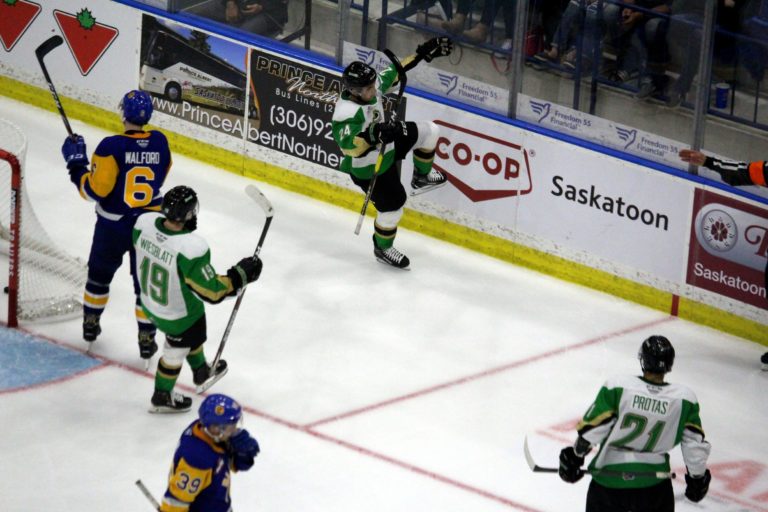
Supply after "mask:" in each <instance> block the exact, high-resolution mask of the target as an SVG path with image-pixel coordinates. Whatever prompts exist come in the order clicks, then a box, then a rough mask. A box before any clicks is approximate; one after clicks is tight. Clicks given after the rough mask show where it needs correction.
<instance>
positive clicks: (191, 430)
mask: <svg viewBox="0 0 768 512" xmlns="http://www.w3.org/2000/svg"><path fill="white" fill-rule="evenodd" d="M230 471H231V468H230V456H229V454H228V453H227V451H226V448H225V446H224V445H223V444H219V443H216V442H214V441H213V440H212V439H211V438H210V437H209V436H208V435H207V434H206V433H205V432H204V431H203V429H202V426H201V425H200V422H199V421H195V422H193V423H192V424H191V425H190V426H189V427H187V429H186V430H185V431H184V433H183V434H182V435H181V440H180V441H179V446H178V448H176V453H175V454H174V456H173V467H171V473H170V476H169V478H168V489H167V490H166V491H165V496H164V497H163V502H162V504H161V505H160V511H161V512H228V511H229V510H231V506H232V505H231V501H230V497H229V483H230V474H231V473H230Z"/></svg>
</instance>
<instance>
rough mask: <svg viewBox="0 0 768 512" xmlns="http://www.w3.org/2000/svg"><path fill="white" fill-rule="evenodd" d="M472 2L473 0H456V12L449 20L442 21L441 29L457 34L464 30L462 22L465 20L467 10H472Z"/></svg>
mask: <svg viewBox="0 0 768 512" xmlns="http://www.w3.org/2000/svg"><path fill="white" fill-rule="evenodd" d="M473 2H474V0H458V3H457V4H456V13H455V14H454V15H453V17H452V18H451V19H450V20H448V21H444V22H443V23H442V24H441V27H442V28H443V30H445V31H446V32H448V33H450V34H453V35H459V34H461V33H462V32H464V24H465V23H466V22H467V16H469V11H471V10H472V3H473Z"/></svg>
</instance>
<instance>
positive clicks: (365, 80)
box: [341, 61, 377, 91]
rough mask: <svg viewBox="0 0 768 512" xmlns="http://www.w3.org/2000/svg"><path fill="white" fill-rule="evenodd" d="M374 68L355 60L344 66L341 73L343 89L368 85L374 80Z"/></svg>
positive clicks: (350, 89) (348, 89)
mask: <svg viewBox="0 0 768 512" xmlns="http://www.w3.org/2000/svg"><path fill="white" fill-rule="evenodd" d="M376 76H377V75H376V70H375V69H373V68H372V67H371V66H369V65H368V64H366V63H365V62H360V61H355V62H353V63H352V64H350V65H349V66H347V67H346V68H344V73H342V75H341V83H342V84H343V85H344V89H346V90H347V91H352V90H354V89H360V88H362V87H368V86H369V85H371V84H372V83H373V82H375V81H376Z"/></svg>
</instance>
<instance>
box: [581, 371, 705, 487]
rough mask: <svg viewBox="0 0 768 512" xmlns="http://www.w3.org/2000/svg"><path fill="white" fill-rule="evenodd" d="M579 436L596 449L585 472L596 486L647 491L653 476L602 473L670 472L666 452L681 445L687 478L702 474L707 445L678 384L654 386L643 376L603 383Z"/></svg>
mask: <svg viewBox="0 0 768 512" xmlns="http://www.w3.org/2000/svg"><path fill="white" fill-rule="evenodd" d="M576 428H577V430H578V432H579V436H581V437H583V438H584V439H586V440H587V441H589V443H590V444H592V445H597V444H600V450H599V452H598V454H597V456H595V458H594V459H592V462H591V463H590V465H589V469H590V471H591V472H592V478H593V480H595V481H596V482H597V483H599V484H601V485H603V486H605V487H611V488H630V487H650V486H652V485H655V484H657V483H659V480H658V479H657V478H655V477H645V476H642V477H641V476H634V477H630V478H625V477H623V476H621V475H616V476H614V475H611V476H607V475H601V474H600V472H599V470H600V469H608V470H611V471H612V472H614V471H616V472H628V473H637V472H669V470H670V468H669V454H668V452H669V451H670V450H672V449H673V448H674V447H675V446H677V445H678V444H681V448H682V451H683V459H684V460H685V465H686V466H687V467H688V471H689V472H690V473H691V474H692V475H701V474H703V473H704V471H705V470H706V463H707V458H708V457H709V450H710V445H709V443H708V442H707V441H705V440H704V430H703V429H702V427H701V420H700V419H699V403H698V400H697V399H696V395H695V394H694V393H693V391H692V390H691V389H689V388H688V387H686V386H683V385H680V384H671V383H663V384H654V383H651V382H649V381H646V380H644V379H643V378H642V377H629V376H625V377H614V378H611V379H609V380H608V381H606V383H605V384H603V387H602V388H601V389H600V392H599V393H598V394H597V398H596V399H595V401H594V403H593V404H592V405H591V406H590V407H589V409H588V410H587V412H586V414H584V418H583V419H582V420H581V422H579V424H578V426H577V427H576Z"/></svg>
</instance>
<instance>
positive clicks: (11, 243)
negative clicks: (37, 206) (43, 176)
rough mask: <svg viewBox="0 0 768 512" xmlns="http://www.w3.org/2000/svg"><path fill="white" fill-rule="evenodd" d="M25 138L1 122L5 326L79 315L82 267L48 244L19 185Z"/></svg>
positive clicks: (0, 224) (0, 226) (0, 241)
mask: <svg viewBox="0 0 768 512" xmlns="http://www.w3.org/2000/svg"><path fill="white" fill-rule="evenodd" d="M26 153H27V138H26V136H25V135H24V133H23V132H22V131H21V130H20V129H19V128H18V127H17V126H15V125H14V124H13V123H11V122H9V121H6V120H4V119H0V180H2V181H0V183H2V186H0V252H2V253H4V254H6V255H7V256H8V285H7V287H6V288H5V291H6V293H7V294H8V326H9V327H15V326H16V325H18V322H19V321H22V320H23V321H36V320H58V319H63V318H70V317H72V316H76V315H79V314H82V294H83V287H84V285H85V279H86V265H85V263H84V262H83V261H82V260H80V259H78V258H75V257H73V256H70V255H69V254H67V253H65V252H64V251H63V250H61V248H59V247H57V246H56V244H55V243H54V242H53V241H52V240H51V238H50V236H49V235H48V233H46V231H45V229H43V226H42V224H41V223H40V221H39V220H38V219H37V216H36V215H35V212H34V210H33V209H32V204H31V202H30V200H29V196H28V195H27V192H26V187H25V186H24V180H23V178H24V174H23V173H24V162H25V159H26Z"/></svg>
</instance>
